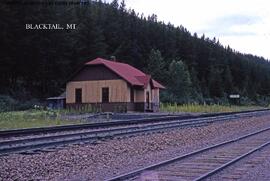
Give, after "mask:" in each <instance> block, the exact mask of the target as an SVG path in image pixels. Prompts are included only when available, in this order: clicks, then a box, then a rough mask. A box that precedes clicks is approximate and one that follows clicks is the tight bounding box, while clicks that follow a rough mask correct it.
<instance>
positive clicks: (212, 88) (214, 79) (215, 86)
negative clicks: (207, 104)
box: [208, 66, 223, 98]
mask: <svg viewBox="0 0 270 181" xmlns="http://www.w3.org/2000/svg"><path fill="white" fill-rule="evenodd" d="M208 84H209V92H210V96H211V97H218V98H221V97H222V96H223V84H222V79H221V71H220V70H219V69H217V68H214V67H213V66H212V67H211V69H210V73H209V77H208Z"/></svg>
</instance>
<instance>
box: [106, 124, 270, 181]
mask: <svg viewBox="0 0 270 181" xmlns="http://www.w3.org/2000/svg"><path fill="white" fill-rule="evenodd" d="M269 130H270V127H268V128H265V129H261V130H259V131H256V132H253V133H249V134H246V135H244V136H241V137H238V138H235V139H232V140H229V141H225V142H222V143H218V144H215V145H212V146H209V147H206V148H202V149H199V150H196V151H193V152H190V153H187V154H184V155H181V156H177V157H174V158H172V159H168V160H165V161H162V162H159V163H157V164H153V165H150V166H147V167H144V168H141V169H137V170H134V171H131V172H128V173H125V174H122V175H119V176H116V177H113V178H110V179H106V180H105V181H122V180H127V179H131V178H134V177H135V176H138V175H139V174H141V173H142V172H144V171H147V170H153V169H157V168H159V167H163V166H165V165H168V164H171V163H173V162H176V161H180V160H183V159H185V158H189V157H191V156H194V155H197V154H200V153H203V152H205V151H209V150H211V149H215V148H218V147H221V146H224V145H227V144H230V143H235V142H237V141H240V140H243V139H245V138H249V137H251V136H254V135H258V134H260V133H263V132H266V131H269ZM269 144H270V141H269V142H267V143H265V144H263V145H260V146H258V147H256V148H254V149H253V150H251V151H249V152H248V153H245V154H243V155H241V156H239V157H237V158H235V159H233V160H232V161H230V162H228V163H225V164H223V165H222V166H220V167H218V168H216V169H215V170H213V171H210V172H208V173H206V174H205V175H202V176H201V177H199V178H197V179H195V181H197V180H198V181H199V180H202V179H205V178H207V177H209V176H211V175H213V174H215V173H217V172H218V171H220V170H222V169H224V168H226V167H228V166H229V165H232V164H233V163H235V162H237V161H239V160H240V159H242V158H244V157H246V156H248V155H250V154H252V153H254V152H255V151H257V150H260V149H262V148H263V147H265V146H267V145H269Z"/></svg>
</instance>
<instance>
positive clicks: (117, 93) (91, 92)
mask: <svg viewBox="0 0 270 181" xmlns="http://www.w3.org/2000/svg"><path fill="white" fill-rule="evenodd" d="M102 87H108V88H109V102H130V88H129V87H128V84H127V82H126V81H124V80H122V79H118V80H99V81H71V82H69V83H68V84H67V87H66V91H67V95H66V102H67V103H75V89H76V88H81V89H82V103H100V102H101V99H102V97H101V93H102V92H101V91H102Z"/></svg>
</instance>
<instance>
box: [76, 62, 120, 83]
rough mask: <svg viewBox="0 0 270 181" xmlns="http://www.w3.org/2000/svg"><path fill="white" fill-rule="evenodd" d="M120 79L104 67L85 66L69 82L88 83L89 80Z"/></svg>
mask: <svg viewBox="0 0 270 181" xmlns="http://www.w3.org/2000/svg"><path fill="white" fill-rule="evenodd" d="M116 79H121V78H120V76H119V75H117V74H116V73H114V72H113V71H111V70H110V69H108V68H106V67H105V66H104V65H92V66H85V67H84V68H83V69H81V70H80V71H79V72H78V73H76V74H75V76H74V77H73V78H72V79H71V81H89V80H116Z"/></svg>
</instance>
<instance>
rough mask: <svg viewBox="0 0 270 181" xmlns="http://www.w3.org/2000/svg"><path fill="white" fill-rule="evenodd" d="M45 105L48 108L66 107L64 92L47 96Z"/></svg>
mask: <svg viewBox="0 0 270 181" xmlns="http://www.w3.org/2000/svg"><path fill="white" fill-rule="evenodd" d="M47 107H48V108H50V109H64V108H66V92H64V93H62V94H61V95H60V96H58V97H49V98H47Z"/></svg>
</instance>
